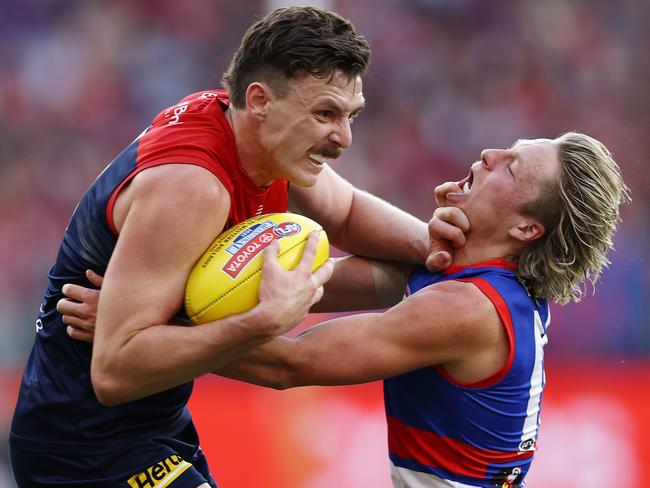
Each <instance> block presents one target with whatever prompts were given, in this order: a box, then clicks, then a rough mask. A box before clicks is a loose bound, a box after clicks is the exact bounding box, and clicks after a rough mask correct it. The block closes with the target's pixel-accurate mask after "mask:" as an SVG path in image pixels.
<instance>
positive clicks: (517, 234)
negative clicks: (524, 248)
mask: <svg viewBox="0 0 650 488" xmlns="http://www.w3.org/2000/svg"><path fill="white" fill-rule="evenodd" d="M545 232H546V229H544V226H543V225H542V224H541V223H539V222H537V221H536V220H528V221H524V222H521V223H520V224H517V225H516V226H514V227H512V228H510V230H509V231H508V234H509V235H510V237H512V238H514V239H517V240H518V241H521V242H523V243H525V244H530V243H531V242H533V241H535V240H537V239H539V238H540V237H542V236H543V235H544V233H545Z"/></svg>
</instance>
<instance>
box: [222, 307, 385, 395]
mask: <svg viewBox="0 0 650 488" xmlns="http://www.w3.org/2000/svg"><path fill="white" fill-rule="evenodd" d="M380 316H381V314H377V313H367V314H359V315H350V316H347V317H339V318H336V319H333V320H330V321H328V322H323V323H321V324H319V325H316V326H314V327H312V328H311V329H308V330H306V331H305V332H303V333H302V334H300V335H299V336H297V337H295V338H287V337H278V338H275V339H273V340H272V341H269V342H267V343H266V344H264V345H262V346H260V347H257V348H255V349H253V350H251V351H250V352H249V353H246V354H244V355H242V356H240V358H239V359H237V360H236V361H233V362H231V363H229V364H228V365H226V366H224V367H222V368H220V369H218V370H216V371H214V372H215V373H216V374H219V375H222V376H226V377H228V378H232V379H236V380H240V381H245V382H247V383H252V384H255V385H260V386H266V387H271V388H275V389H281V390H282V389H287V388H295V387H298V386H308V385H323V386H334V385H348V384H356V383H364V382H367V381H374V380H376V379H379V378H381V377H383V376H382V369H381V368H377V369H376V368H375V366H374V365H373V363H374V362H375V360H376V353H377V350H375V349H374V348H373V347H372V346H370V347H367V345H366V344H368V343H372V342H373V339H372V338H371V337H370V336H368V335H367V334H366V333H364V332H363V329H364V328H366V327H367V326H368V325H370V324H373V323H375V322H376V321H377V320H378V318H379V317H380ZM360 341H365V344H363V343H362V342H360Z"/></svg>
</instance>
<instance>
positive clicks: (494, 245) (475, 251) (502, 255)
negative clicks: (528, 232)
mask: <svg viewBox="0 0 650 488" xmlns="http://www.w3.org/2000/svg"><path fill="white" fill-rule="evenodd" d="M520 253H521V250H519V249H516V248H515V246H514V245H513V244H512V243H509V242H505V243H504V242H496V241H489V240H484V239H481V240H479V239H476V238H474V239H472V236H471V234H470V235H469V236H467V241H466V243H465V245H464V246H462V247H460V248H458V249H456V250H455V251H454V258H453V261H452V266H463V265H468V264H475V263H482V262H484V261H489V260H492V259H505V260H507V261H512V262H516V261H517V258H518V257H519V254H520Z"/></svg>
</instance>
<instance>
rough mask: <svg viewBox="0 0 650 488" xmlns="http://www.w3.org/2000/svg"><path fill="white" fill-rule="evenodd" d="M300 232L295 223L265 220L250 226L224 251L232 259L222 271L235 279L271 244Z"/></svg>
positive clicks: (298, 226) (298, 225)
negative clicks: (230, 255)
mask: <svg viewBox="0 0 650 488" xmlns="http://www.w3.org/2000/svg"><path fill="white" fill-rule="evenodd" d="M300 230H301V227H300V224H298V223H297V222H282V223H281V224H276V223H275V222H273V221H272V220H267V221H264V222H261V223H259V224H255V225H253V226H251V227H250V228H248V229H246V230H245V231H244V232H242V233H241V234H239V235H238V236H237V237H236V238H235V239H234V241H233V243H232V244H231V245H230V246H228V247H227V248H226V251H227V252H228V253H230V254H232V257H231V258H230V259H229V260H228V261H227V262H226V264H225V265H224V266H223V268H222V270H223V271H224V272H225V273H226V274H227V275H228V276H230V277H231V278H233V279H234V278H236V277H237V275H238V274H239V273H240V272H241V271H242V270H243V269H244V268H245V267H246V265H247V264H248V263H250V262H251V260H252V259H253V258H254V257H255V256H257V255H258V254H259V253H260V252H261V251H263V250H264V249H265V248H266V247H267V246H268V245H269V244H270V243H271V242H273V241H274V240H276V239H282V238H284V237H289V236H292V235H295V234H297V233H299V232H300Z"/></svg>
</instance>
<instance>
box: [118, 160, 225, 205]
mask: <svg viewBox="0 0 650 488" xmlns="http://www.w3.org/2000/svg"><path fill="white" fill-rule="evenodd" d="M131 187H132V192H133V193H134V194H135V195H137V196H139V197H147V198H150V197H155V198H160V199H163V200H164V199H176V198H181V197H182V198H191V199H193V200H196V199H203V200H208V201H210V200H213V201H221V200H223V201H226V200H228V201H229V197H228V191H227V189H226V188H225V186H224V185H223V183H221V181H220V180H219V178H217V177H216V176H215V175H214V174H213V173H212V172H211V171H209V170H208V169H206V168H204V167H202V166H198V165H194V164H163V165H158V166H153V167H151V168H147V169H146V170H144V171H141V172H140V173H138V174H137V175H136V176H135V177H134V178H133V181H132V183H131Z"/></svg>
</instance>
